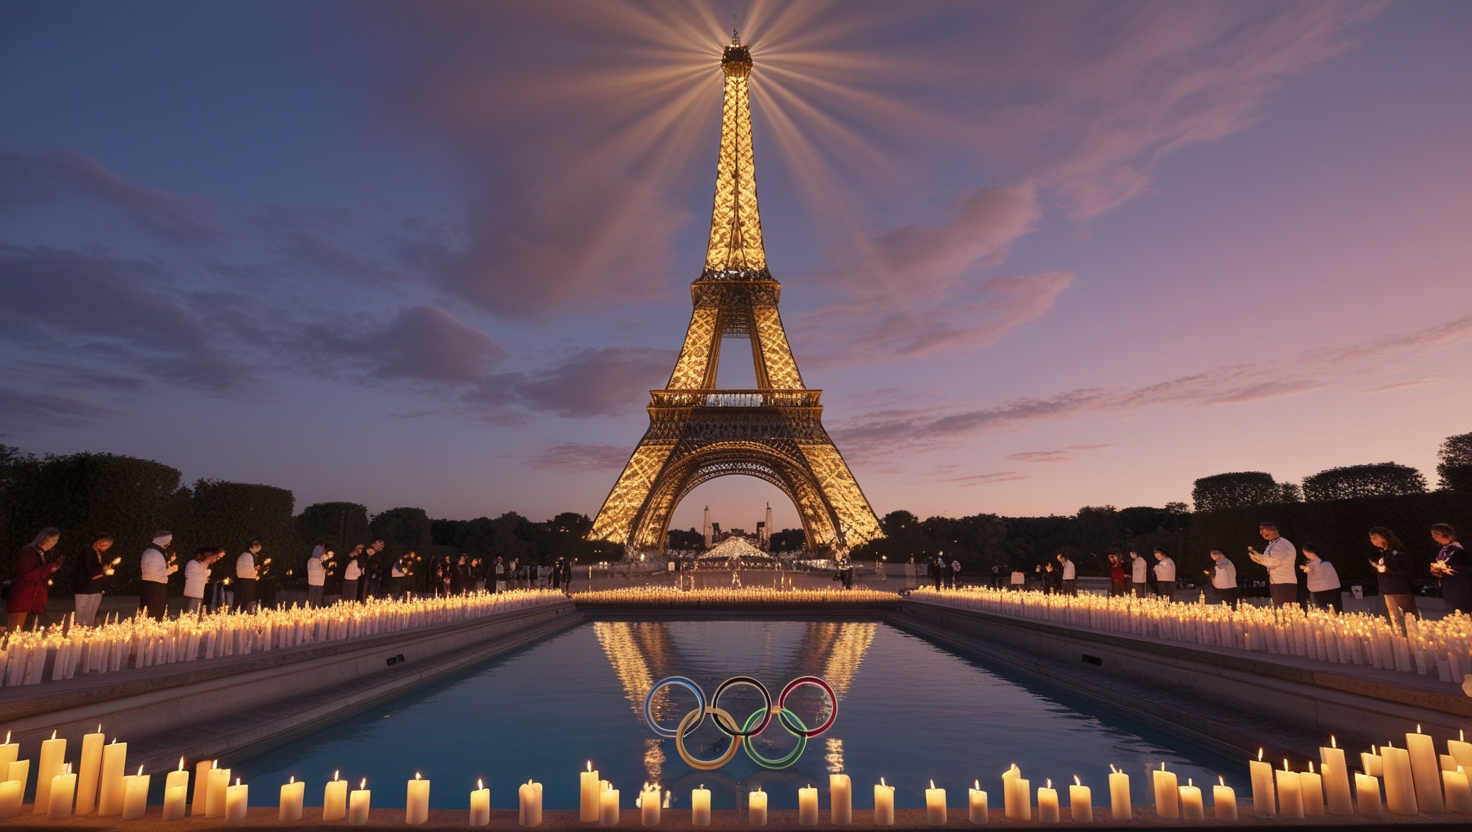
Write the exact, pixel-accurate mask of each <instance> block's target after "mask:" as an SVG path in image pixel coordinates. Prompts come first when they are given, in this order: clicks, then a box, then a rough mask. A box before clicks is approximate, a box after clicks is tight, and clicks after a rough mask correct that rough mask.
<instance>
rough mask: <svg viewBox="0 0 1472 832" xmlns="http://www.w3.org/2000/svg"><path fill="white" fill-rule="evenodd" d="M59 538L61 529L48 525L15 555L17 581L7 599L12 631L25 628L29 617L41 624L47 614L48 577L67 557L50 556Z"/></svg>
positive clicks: (32, 622) (6, 606)
mask: <svg viewBox="0 0 1472 832" xmlns="http://www.w3.org/2000/svg"><path fill="white" fill-rule="evenodd" d="M59 540H61V532H59V531H57V530H56V529H53V528H49V527H48V528H44V529H42V530H41V531H39V532H37V533H36V537H35V539H33V540H32V541H31V542H30V545H28V546H26V547H25V548H23V549H21V550H20V553H19V554H17V555H16V556H15V582H14V583H12V584H11V585H10V597H8V598H6V599H5V612H6V615H7V619H6V622H5V629H6V630H8V631H9V632H12V633H14V632H18V631H20V630H24V629H25V627H26V623H27V619H29V621H30V623H31V624H37V623H39V622H40V620H41V616H43V615H45V614H46V596H47V589H46V586H47V581H49V580H50V579H51V576H52V575H53V574H55V572H56V570H58V569H60V568H61V563H62V561H63V560H65V559H64V558H61V557H56V558H53V559H51V560H47V557H46V556H47V553H49V552H50V551H51V550H52V549H54V548H56V543H57V541H59Z"/></svg>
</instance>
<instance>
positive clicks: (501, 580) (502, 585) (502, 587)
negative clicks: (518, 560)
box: [496, 557, 675, 593]
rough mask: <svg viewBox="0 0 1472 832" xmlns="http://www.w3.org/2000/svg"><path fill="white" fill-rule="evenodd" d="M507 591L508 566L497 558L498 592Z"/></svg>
mask: <svg viewBox="0 0 1472 832" xmlns="http://www.w3.org/2000/svg"><path fill="white" fill-rule="evenodd" d="M674 568H675V562H674V561H670V571H674ZM505 591H506V564H505V563H503V562H502V561H501V559H500V558H499V557H498V558H496V592H498V593H501V592H505Z"/></svg>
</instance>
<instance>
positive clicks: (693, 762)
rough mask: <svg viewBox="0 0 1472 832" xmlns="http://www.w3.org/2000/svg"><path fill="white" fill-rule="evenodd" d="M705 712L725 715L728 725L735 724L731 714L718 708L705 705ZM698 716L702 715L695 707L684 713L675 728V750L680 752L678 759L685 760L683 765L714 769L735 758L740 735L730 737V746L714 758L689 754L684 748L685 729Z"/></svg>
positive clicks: (700, 768)
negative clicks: (709, 758) (702, 758)
mask: <svg viewBox="0 0 1472 832" xmlns="http://www.w3.org/2000/svg"><path fill="white" fill-rule="evenodd" d="M705 712H706V713H709V714H714V715H716V716H723V717H725V718H726V722H727V723H728V724H730V725H735V724H736V721H735V720H734V719H732V718H731V715H730V714H729V713H727V712H726V711H724V710H722V709H720V708H713V707H710V706H706V709H705ZM700 716H702V714H701V712H700V709H699V708H696V709H695V710H693V711H691V712H690V713H687V714H685V718H684V719H682V720H680V727H678V728H676V729H675V750H676V751H678V752H680V759H682V760H684V761H685V765H687V766H689V767H691V768H693V769H695V770H697V771H715V770H716V769H718V768H720V767H721V766H724V765H725V764H726V763H729V762H731V760H733V759H735V757H736V752H737V751H739V750H741V737H732V738H731V747H730V748H727V749H726V753H724V754H722V755H721V756H719V757H717V758H716V759H714V760H700V759H696V758H695V757H692V756H690V752H689V751H686V750H685V731H686V729H688V728H689V727H690V723H692V722H694V721H695V720H696V719H697V718H698V717H700Z"/></svg>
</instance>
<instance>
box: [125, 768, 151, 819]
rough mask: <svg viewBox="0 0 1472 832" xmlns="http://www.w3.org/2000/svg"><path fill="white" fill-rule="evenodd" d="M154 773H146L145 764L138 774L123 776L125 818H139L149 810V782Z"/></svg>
mask: <svg viewBox="0 0 1472 832" xmlns="http://www.w3.org/2000/svg"><path fill="white" fill-rule="evenodd" d="M152 779H153V775H152V774H144V773H143V766H139V767H138V773H137V774H129V775H127V776H126V777H124V778H123V820H137V819H139V818H141V817H143V815H144V813H145V812H147V811H148V783H149V781H150V780H152Z"/></svg>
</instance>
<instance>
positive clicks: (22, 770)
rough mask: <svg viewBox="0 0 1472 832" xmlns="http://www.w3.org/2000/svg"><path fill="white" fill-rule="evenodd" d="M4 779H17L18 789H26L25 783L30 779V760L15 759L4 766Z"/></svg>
mask: <svg viewBox="0 0 1472 832" xmlns="http://www.w3.org/2000/svg"><path fill="white" fill-rule="evenodd" d="M5 768H6V777H5V779H6V780H17V781H19V782H20V790H21V791H25V790H26V783H27V782H28V781H29V780H30V779H31V761H30V760H16V761H15V762H13V763H10V764H9V765H7V766H6V767H5Z"/></svg>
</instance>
